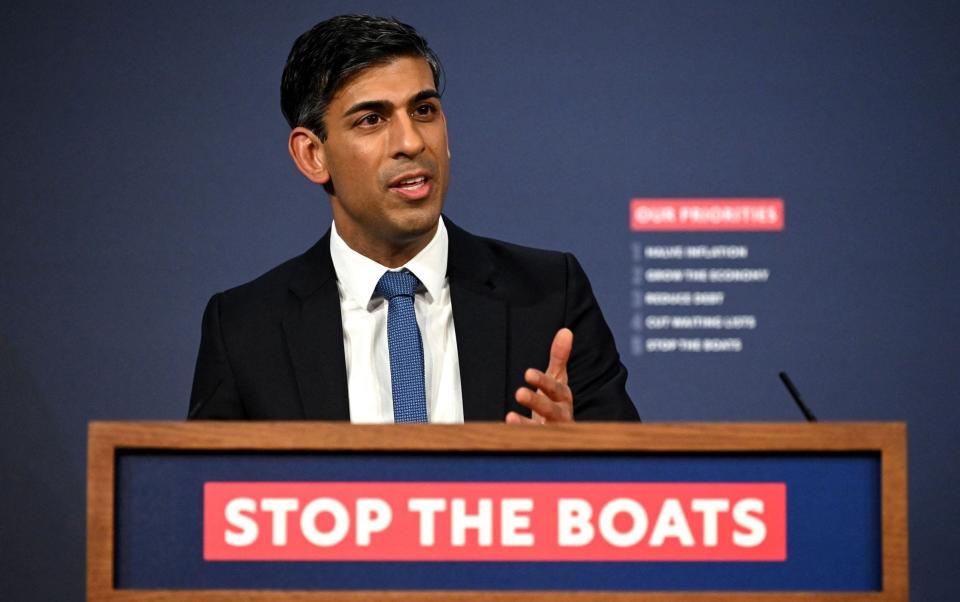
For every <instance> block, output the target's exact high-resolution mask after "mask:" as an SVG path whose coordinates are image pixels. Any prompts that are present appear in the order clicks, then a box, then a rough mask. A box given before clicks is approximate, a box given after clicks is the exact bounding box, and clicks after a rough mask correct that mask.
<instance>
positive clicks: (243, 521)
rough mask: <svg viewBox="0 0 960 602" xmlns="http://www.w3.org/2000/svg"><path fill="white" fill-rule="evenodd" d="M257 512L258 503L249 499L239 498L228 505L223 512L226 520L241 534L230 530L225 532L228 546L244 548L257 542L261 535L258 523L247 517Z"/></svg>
mask: <svg viewBox="0 0 960 602" xmlns="http://www.w3.org/2000/svg"><path fill="white" fill-rule="evenodd" d="M256 511H257V503H256V502H255V501H253V500H252V499H250V498H248V497H238V498H236V499H232V500H230V501H229V502H228V503H227V507H226V508H225V509H224V512H223V514H224V518H226V520H227V523H228V524H229V525H230V526H231V527H236V528H237V529H240V532H239V533H237V532H236V531H231V530H230V529H227V530H225V531H224V534H223V535H224V540H225V541H226V542H227V545H230V546H236V547H242V546H249V545H250V544H252V543H253V542H255V541H257V536H258V535H259V529H258V527H257V521H255V520H253V519H252V518H250V517H249V516H247V514H250V513H253V512H256Z"/></svg>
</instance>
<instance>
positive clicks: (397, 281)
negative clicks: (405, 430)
mask: <svg viewBox="0 0 960 602" xmlns="http://www.w3.org/2000/svg"><path fill="white" fill-rule="evenodd" d="M419 285H420V281H419V280H417V277H416V276H414V275H413V274H411V273H410V272H409V271H408V270H402V271H400V272H386V273H385V274H384V275H383V276H381V277H380V282H378V283H377V289H376V290H377V292H378V293H380V294H381V295H383V296H384V297H385V298H386V299H387V301H389V302H390V308H389V310H388V311H387V343H388V345H389V347H390V384H391V388H392V389H393V421H394V422H427V395H426V392H425V390H424V385H423V341H421V340H420V329H419V328H418V327H417V314H416V313H415V311H414V309H413V296H414V293H415V292H416V290H417V286H419Z"/></svg>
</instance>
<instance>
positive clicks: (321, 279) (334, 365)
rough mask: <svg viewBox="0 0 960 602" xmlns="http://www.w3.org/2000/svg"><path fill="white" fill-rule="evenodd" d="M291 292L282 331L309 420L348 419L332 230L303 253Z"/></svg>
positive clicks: (345, 373) (306, 416) (305, 413)
mask: <svg viewBox="0 0 960 602" xmlns="http://www.w3.org/2000/svg"><path fill="white" fill-rule="evenodd" d="M303 259H304V261H303V263H302V265H301V267H300V270H299V272H298V273H297V274H296V275H295V276H294V278H293V279H292V280H291V282H290V290H291V291H293V293H294V295H296V297H297V299H298V301H299V303H293V304H291V305H290V306H289V307H288V308H287V312H286V315H285V316H284V319H283V330H284V334H285V335H286V338H287V348H288V350H289V352H290V359H291V362H292V364H293V369H294V373H295V375H296V379H297V386H298V388H299V390H300V400H301V402H302V404H303V414H304V418H306V419H307V420H349V418H350V403H349V400H348V394H347V368H346V361H345V360H344V356H343V326H342V322H341V319H340V295H339V291H338V289H337V280H336V277H335V273H334V270H333V261H332V260H331V259H330V233H329V232H327V234H326V235H324V237H323V238H321V239H320V241H319V242H318V243H317V244H316V245H314V246H313V248H311V249H310V250H309V251H307V252H306V253H305V254H304V256H303Z"/></svg>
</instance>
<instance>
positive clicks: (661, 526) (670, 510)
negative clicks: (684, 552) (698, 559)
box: [650, 498, 694, 548]
mask: <svg viewBox="0 0 960 602" xmlns="http://www.w3.org/2000/svg"><path fill="white" fill-rule="evenodd" d="M668 537H675V538H677V539H679V540H680V545H681V546H683V547H685V548H689V547H691V546H693V545H694V541H693V533H691V532H690V525H689V524H687V517H686V516H685V515H684V514H683V506H681V505H680V500H678V499H675V498H667V499H665V500H664V501H663V506H661V507H660V515H659V516H658V517H657V524H655V525H654V526H653V533H652V534H651V535H650V546H651V547H658V546H662V545H663V542H664V540H665V539H666V538H668Z"/></svg>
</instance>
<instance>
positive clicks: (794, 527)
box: [87, 422, 909, 602]
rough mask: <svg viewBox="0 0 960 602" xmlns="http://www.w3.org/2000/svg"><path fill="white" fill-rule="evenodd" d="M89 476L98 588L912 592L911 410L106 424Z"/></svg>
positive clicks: (561, 594) (339, 596) (473, 596)
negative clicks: (854, 416)
mask: <svg viewBox="0 0 960 602" xmlns="http://www.w3.org/2000/svg"><path fill="white" fill-rule="evenodd" d="M87 487H88V489H87V595H88V599H89V600H94V601H100V600H104V601H130V602H134V601H143V602H147V601H150V602H160V601H167V600H169V601H174V600H176V601H188V600H189V601H191V602H221V601H222V602H228V601H230V602H232V601H234V600H256V601H268V600H269V601H280V600H285V601H286V600H292V601H304V602H306V601H314V600H315V601H327V602H333V601H337V602H340V601H351V600H394V601H414V600H416V601H422V600H427V601H430V600H433V601H441V600H443V601H480V600H484V601H487V600H493V601H506V600H542V601H544V602H546V601H548V600H549V601H551V602H553V601H578V602H587V601H591V602H594V601H604V600H609V601H628V600H637V601H639V600H645V601H657V602H667V601H675V602H679V601H681V600H682V601H685V602H686V601H691V602H707V601H710V602H720V601H731V602H732V601H738V602H741V601H748V602H749V601H757V602H759V601H773V600H776V601H797V602H799V601H808V600H828V601H835V602H841V601H843V602H854V601H864V602H867V601H870V602H880V601H893V600H897V601H900V600H907V599H908V597H909V594H908V573H907V464H906V427H905V425H904V424H902V423H817V424H809V423H805V424H755V423H747V424H732V423H731V424H663V425H656V424H612V423H597V424H574V425H560V426H544V427H530V426H519V425H505V424H480V423H477V424H466V425H455V426H454V425H450V426H447V425H376V426H373V425H370V426H368V425H350V424H344V423H319V422H282V423H281V422H265V423H256V422H249V423H227V422H192V423H180V422H176V423H174V422H152V423H150V422H113V423H111V422H94V423H91V425H90V429H89V471H88V486H87ZM764 496H766V497H764ZM591 504H593V505H591ZM458 513H459V514H458ZM418 521H419V522H418ZM418 525H419V526H418ZM341 527H342V528H341Z"/></svg>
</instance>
